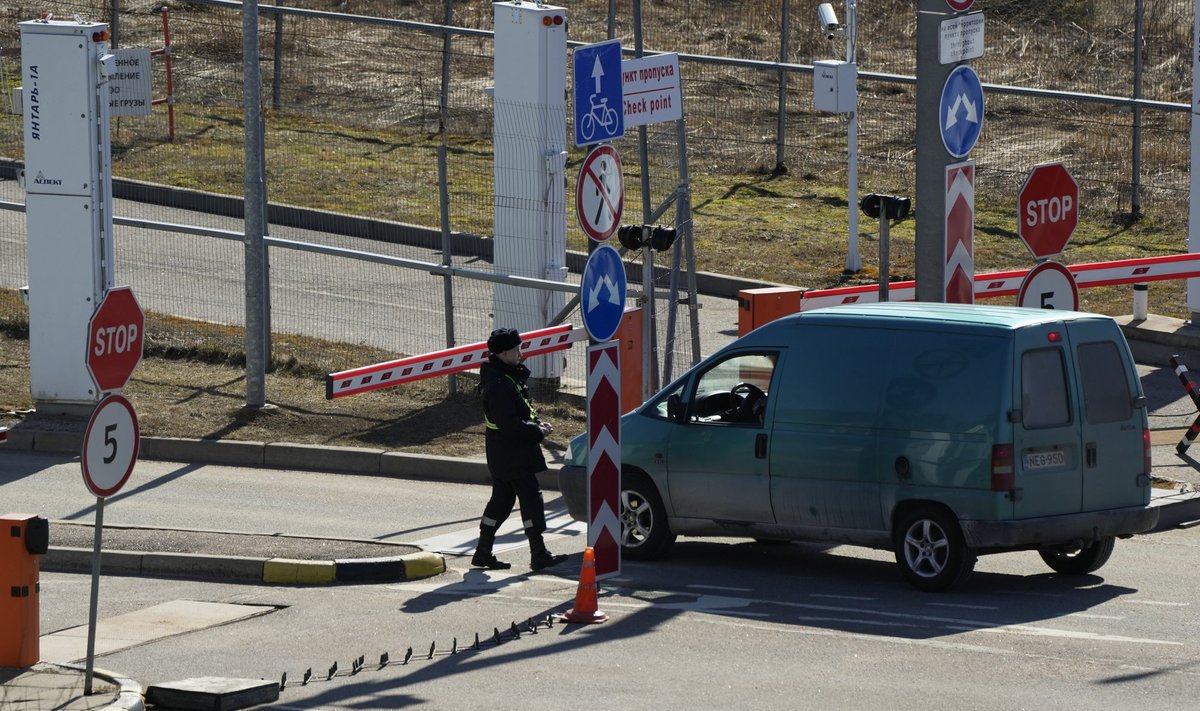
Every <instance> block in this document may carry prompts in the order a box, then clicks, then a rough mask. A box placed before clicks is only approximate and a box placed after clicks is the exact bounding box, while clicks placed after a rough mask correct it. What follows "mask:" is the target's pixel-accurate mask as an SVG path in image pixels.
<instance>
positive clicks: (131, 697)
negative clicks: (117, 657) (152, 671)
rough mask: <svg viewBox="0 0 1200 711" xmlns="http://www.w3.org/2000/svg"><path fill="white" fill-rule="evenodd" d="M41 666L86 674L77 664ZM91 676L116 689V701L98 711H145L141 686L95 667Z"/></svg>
mask: <svg viewBox="0 0 1200 711" xmlns="http://www.w3.org/2000/svg"><path fill="white" fill-rule="evenodd" d="M42 664H50V665H52V666H56V667H59V668H60V669H69V670H70V671H72V672H78V673H79V674H86V673H87V668H86V667H83V666H79V665H77V664H62V663H59V662H42ZM92 676H93V677H94V678H96V679H100V680H102V681H105V682H107V683H109V684H112V685H113V686H116V687H117V700H116V701H114V702H113V703H111V704H109V705H108V706H104V707H101V708H99V709H98V711H145V709H146V702H145V694H144V693H143V692H142V685H141V684H139V683H137V682H136V681H134V680H133V679H130V678H128V677H124V676H121V675H120V674H116V673H113V672H110V671H105V670H103V669H97V668H95V667H92Z"/></svg>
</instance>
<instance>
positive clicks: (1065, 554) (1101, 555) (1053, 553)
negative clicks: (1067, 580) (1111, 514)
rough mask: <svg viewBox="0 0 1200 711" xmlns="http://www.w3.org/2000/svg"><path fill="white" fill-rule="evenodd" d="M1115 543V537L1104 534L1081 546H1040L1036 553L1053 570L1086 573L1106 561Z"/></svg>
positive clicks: (1077, 573) (1070, 573)
mask: <svg viewBox="0 0 1200 711" xmlns="http://www.w3.org/2000/svg"><path fill="white" fill-rule="evenodd" d="M1116 544H1117V539H1116V537H1114V536H1105V537H1104V538H1101V539H1100V540H1098V541H1091V542H1090V543H1087V544H1086V545H1083V546H1066V547H1060V548H1042V549H1040V550H1038V555H1040V556H1041V557H1042V560H1044V561H1046V565H1048V566H1050V568H1051V569H1052V570H1054V571H1055V572H1058V573H1062V574H1063V575H1087V574H1088V573H1091V572H1095V571H1097V570H1100V568H1101V566H1103V565H1104V564H1105V563H1107V562H1108V557H1109V556H1111V555H1112V552H1113V546H1115V545H1116Z"/></svg>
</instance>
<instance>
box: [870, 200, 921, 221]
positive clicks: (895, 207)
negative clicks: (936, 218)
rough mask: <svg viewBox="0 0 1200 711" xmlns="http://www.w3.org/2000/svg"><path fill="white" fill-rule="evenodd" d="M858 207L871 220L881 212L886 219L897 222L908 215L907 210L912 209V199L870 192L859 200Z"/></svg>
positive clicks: (877, 217) (875, 218)
mask: <svg viewBox="0 0 1200 711" xmlns="http://www.w3.org/2000/svg"><path fill="white" fill-rule="evenodd" d="M859 207H860V208H862V211H863V214H864V215H866V216H867V217H870V218H871V219H873V220H877V219H879V216H880V214H881V213H882V214H883V215H884V216H885V217H887V219H889V220H892V221H895V222H899V221H900V220H903V219H904V218H906V217H908V212H909V210H911V209H912V199H911V198H906V197H900V196H899V195H881V194H879V193H871V194H869V195H867V196H866V197H864V198H863V199H862V201H861V202H859Z"/></svg>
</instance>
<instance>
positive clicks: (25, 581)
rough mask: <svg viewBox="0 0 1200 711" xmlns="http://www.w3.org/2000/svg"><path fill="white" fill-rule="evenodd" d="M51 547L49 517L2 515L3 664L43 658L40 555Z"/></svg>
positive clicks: (0, 662) (0, 597)
mask: <svg viewBox="0 0 1200 711" xmlns="http://www.w3.org/2000/svg"><path fill="white" fill-rule="evenodd" d="M48 547H49V524H48V522H47V521H46V519H44V518H42V517H40V516H38V515H36V514H23V513H11V514H6V515H4V516H0V667H29V666H33V665H34V664H37V662H38V661H39V659H40V658H41V646H40V643H39V639H38V637H39V621H38V616H39V614H40V613H39V608H40V605H39V594H40V592H41V588H40V585H41V584H40V583H39V581H38V556H40V555H44V554H45V553H46V550H47V549H48Z"/></svg>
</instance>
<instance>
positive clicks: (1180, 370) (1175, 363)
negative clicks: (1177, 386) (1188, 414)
mask: <svg viewBox="0 0 1200 711" xmlns="http://www.w3.org/2000/svg"><path fill="white" fill-rule="evenodd" d="M1171 367H1172V368H1173V369H1174V370H1175V375H1177V376H1179V382H1181V383H1183V389H1184V390H1185V391H1187V394H1188V396H1189V397H1191V398H1192V404H1193V405H1195V406H1196V409H1197V410H1200V392H1197V391H1196V384H1195V383H1193V382H1192V379H1191V378H1190V377H1188V369H1187V366H1186V365H1184V364H1183V363H1181V362H1179V356H1178V355H1173V356H1171ZM1197 434H1200V417H1197V418H1196V419H1195V420H1194V421H1193V422H1192V424H1191V426H1190V427H1188V428H1187V431H1186V432H1184V433H1183V439H1181V440H1179V444H1177V445H1175V451H1176V452H1178V453H1180V454H1183V453H1184V452H1186V451H1187V449H1188V447H1190V446H1191V445H1192V442H1194V441H1195V440H1196V435H1197Z"/></svg>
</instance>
